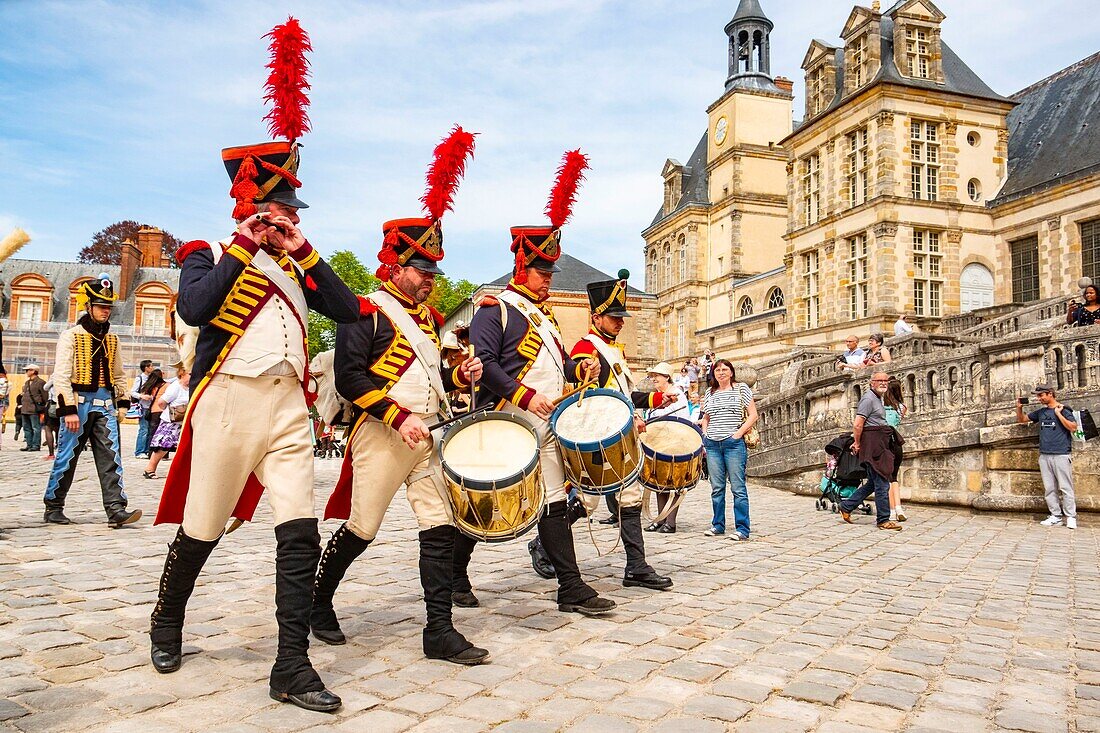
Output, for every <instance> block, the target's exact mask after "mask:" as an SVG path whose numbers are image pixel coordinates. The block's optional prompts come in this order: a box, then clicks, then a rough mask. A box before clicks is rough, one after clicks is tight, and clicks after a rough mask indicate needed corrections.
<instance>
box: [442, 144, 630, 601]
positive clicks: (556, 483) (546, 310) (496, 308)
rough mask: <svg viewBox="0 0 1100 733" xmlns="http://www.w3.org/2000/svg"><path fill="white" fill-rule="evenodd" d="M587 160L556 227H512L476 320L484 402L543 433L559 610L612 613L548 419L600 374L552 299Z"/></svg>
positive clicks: (464, 540)
mask: <svg viewBox="0 0 1100 733" xmlns="http://www.w3.org/2000/svg"><path fill="white" fill-rule="evenodd" d="M587 166H588V161H587V158H586V157H585V156H584V155H583V154H581V152H580V151H579V150H578V151H572V152H569V153H566V154H565V157H564V159H563V162H562V165H561V168H560V169H559V170H558V179H557V182H556V183H555V186H554V190H553V192H552V193H551V195H550V201H549V204H548V205H547V214H548V215H549V217H550V226H540V227H539V226H536V227H512V230H511V234H512V247H511V249H512V252H513V253H515V268H514V270H513V273H512V279H511V280H510V281H509V283H508V287H507V289H505V290H504V292H502V293H501V294H500V296H499V300H498V301H497V302H488V303H483V304H482V307H481V308H479V309H478V311H477V312H476V313H475V314H474V318H473V321H472V322H471V323H470V340H471V343H473V345H474V350H475V352H476V353H477V354H478V355H479V356H480V357H481V360H482V362H483V363H484V364H485V376H484V379H483V380H482V382H481V389H480V390H479V391H478V400H479V401H480V400H485V399H491V400H494V401H497V402H498V404H499V407H500V408H501V409H503V410H505V411H507V412H511V413H513V414H517V415H521V416H522V417H523V418H525V419H526V420H528V421H529V422H530V423H531V425H532V426H533V427H534V428H535V430H536V432H537V433H538V437H539V441H540V449H539V454H540V462H541V464H542V477H543V482H544V484H545V488H546V509H545V511H544V513H543V515H542V517H541V518H540V519H539V522H538V536H539V538H540V539H541V544H542V546H543V547H544V548H545V549H546V554H547V556H548V557H549V558H550V562H551V563H552V564H553V566H554V570H555V574H556V575H557V578H558V609H559V610H561V611H568V612H574V613H582V614H585V615H589V616H594V615H599V614H603V613H607V612H608V611H610V610H612V609H613V608H615V602H614V601H612V600H610V599H607V598H601V597H600V596H599V594H597V593H596V591H595V589H594V588H592V587H591V586H589V585H588V584H587V583H585V582H584V580H582V579H581V574H580V569H579V568H578V567H577V554H576V550H575V548H574V546H573V535H572V533H571V532H570V529H569V519H568V518H567V516H566V490H565V470H564V466H563V461H562V456H561V451H560V449H559V447H558V441H557V438H555V437H554V434H553V433H552V432H551V430H550V424H549V422H548V420H549V418H550V415H551V413H553V411H554V402H553V400H555V399H556V398H558V397H560V396H561V395H562V393H563V391H564V387H565V383H566V382H581V381H584V380H586V379H587V378H594V377H595V376H596V374H597V370H598V369H599V363H598V362H597V361H596V360H594V359H588V360H584V361H574V360H573V359H571V358H569V356H568V354H566V352H565V348H564V346H563V345H562V337H561V333H560V331H559V330H558V325H557V322H556V321H555V320H554V313H553V311H552V310H551V308H550V306H549V305H547V303H546V300H547V298H549V296H550V285H551V283H552V282H553V279H554V273H555V272H560V270H561V268H559V267H558V266H557V265H556V264H555V262H556V261H557V259H558V258H559V257H560V256H561V227H562V225H563V224H564V223H565V222H566V221H567V220H568V218H569V214H570V209H571V206H572V202H573V199H574V196H575V195H576V190H577V186H578V185H579V183H580V180H581V178H582V176H583V173H584V170H585V169H586V168H587ZM473 546H474V541H473V540H472V539H470V538H469V537H467V536H466V535H464V534H460V535H459V536H458V538H457V541H456V547H455V563H456V570H455V587H454V590H455V594H456V597H461V598H462V599H463V602H462V603H461V605H476V604H477V599H476V597H475V596H473V594H472V592H471V589H470V585H469V574H468V572H467V566H468V564H469V559H470V553H471V552H472V550H473Z"/></svg>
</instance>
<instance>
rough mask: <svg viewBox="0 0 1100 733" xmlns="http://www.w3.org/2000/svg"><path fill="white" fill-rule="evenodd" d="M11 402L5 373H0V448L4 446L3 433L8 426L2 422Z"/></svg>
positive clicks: (9, 385) (9, 388)
mask: <svg viewBox="0 0 1100 733" xmlns="http://www.w3.org/2000/svg"><path fill="white" fill-rule="evenodd" d="M10 400H11V382H9V381H8V375H7V373H6V372H0V448H2V447H3V446H4V439H3V435H4V431H6V430H7V428H8V424H7V423H6V422H4V420H5V419H7V417H8V406H9V404H10Z"/></svg>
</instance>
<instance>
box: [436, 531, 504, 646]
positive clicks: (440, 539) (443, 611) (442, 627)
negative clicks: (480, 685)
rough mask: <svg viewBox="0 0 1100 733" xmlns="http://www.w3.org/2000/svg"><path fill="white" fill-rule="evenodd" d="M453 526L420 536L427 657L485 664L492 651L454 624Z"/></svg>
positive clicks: (454, 532)
mask: <svg viewBox="0 0 1100 733" xmlns="http://www.w3.org/2000/svg"><path fill="white" fill-rule="evenodd" d="M457 531H458V530H456V529H455V528H454V527H452V526H450V525H449V524H445V525H442V526H440V527H432V528H431V529H426V530H424V531H422V532H421V533H420V584H421V585H422V586H423V587H424V607H425V609H426V610H427V616H428V621H427V624H426V625H425V626H424V656H426V657H428V659H445V660H447V661H448V662H455V663H456V664H481V663H482V662H484V661H485V660H486V659H487V658H488V657H489V652H487V651H485V650H484V649H479V648H478V647H476V646H474V645H473V644H471V643H470V642H469V641H467V640H466V637H464V636H463V635H462V634H460V633H458V631H456V630H455V627H454V625H453V624H452V623H451V592H452V590H451V589H452V587H453V582H452V575H453V573H454V566H453V564H454V547H455V534H456V533H457Z"/></svg>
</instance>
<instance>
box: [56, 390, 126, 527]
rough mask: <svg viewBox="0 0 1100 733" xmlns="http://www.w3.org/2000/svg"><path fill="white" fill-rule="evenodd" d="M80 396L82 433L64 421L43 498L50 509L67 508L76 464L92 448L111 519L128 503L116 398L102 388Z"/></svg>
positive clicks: (78, 407) (78, 406)
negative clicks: (124, 483) (124, 487)
mask: <svg viewBox="0 0 1100 733" xmlns="http://www.w3.org/2000/svg"><path fill="white" fill-rule="evenodd" d="M77 396H78V398H80V397H83V398H84V400H83V401H82V402H78V403H77V406H76V415H77V418H79V420H80V430H79V431H77V432H75V433H74V432H72V431H71V430H68V429H66V428H65V422H64V419H62V421H61V431H60V434H59V435H58V436H57V452H56V454H55V457H54V461H53V469H52V470H51V471H50V478H49V480H48V482H47V484H46V494H45V496H43V497H42V498H43V501H44V502H45V504H46V508H48V509H62V508H64V507H65V499H66V498H67V497H68V495H69V488H70V487H71V486H72V483H73V477H74V476H75V475H76V460H77V458H79V457H80V454H81V453H82V452H84V449H85V448H87V447H89V446H90V447H91V449H92V457H93V459H94V460H95V467H96V472H97V473H98V474H99V485H100V489H101V491H102V493H103V509H104V511H106V512H107V516H108V517H111V516H112V515H114V514H115V513H117V512H119V511H122V510H123V509H125V508H126V502H127V499H126V492H125V491H124V490H123V488H122V451H121V446H120V444H119V433H118V417H117V415H118V413H117V411H116V410H115V408H114V404H113V395H112V394H111V390H109V389H106V388H103V389H99V390H97V391H95V392H82V393H78V395H77ZM93 400H98V401H100V402H106V403H107V405H106V406H104V405H102V404H99V405H95V404H92V401H93Z"/></svg>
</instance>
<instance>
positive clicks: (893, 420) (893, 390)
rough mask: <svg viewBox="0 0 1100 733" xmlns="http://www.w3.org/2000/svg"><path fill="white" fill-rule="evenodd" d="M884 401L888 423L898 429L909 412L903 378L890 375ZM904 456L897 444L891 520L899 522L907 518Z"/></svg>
mask: <svg viewBox="0 0 1100 733" xmlns="http://www.w3.org/2000/svg"><path fill="white" fill-rule="evenodd" d="M882 403H883V405H884V406H885V412H886V423H887V424H888V425H889V426H890V427H892V428H894V430H897V429H898V426H899V425H901V419H902V418H903V417H905V416H906V415H908V414H909V408H908V407H906V406H905V402H904V400H903V399H902V394H901V380H900V379H898V378H897V377H890V383H889V384H887V385H886V394H885V395H883V398H882ZM902 458H903V455H902V449H901V446H900V445H895V448H894V473H893V475H891V476H890V520H891V521H898V522H904V521H905V519H906V517H905V512H904V511H902V508H901V484H900V483H898V473H899V472H900V471H901V460H902Z"/></svg>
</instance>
